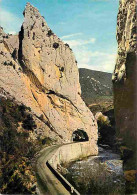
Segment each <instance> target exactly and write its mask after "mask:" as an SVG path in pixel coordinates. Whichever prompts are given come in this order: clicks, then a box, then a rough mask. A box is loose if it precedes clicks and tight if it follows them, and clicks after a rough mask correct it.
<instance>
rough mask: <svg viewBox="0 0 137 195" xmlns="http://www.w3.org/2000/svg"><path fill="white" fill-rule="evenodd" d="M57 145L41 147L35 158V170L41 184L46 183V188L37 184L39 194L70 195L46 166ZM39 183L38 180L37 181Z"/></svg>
mask: <svg viewBox="0 0 137 195" xmlns="http://www.w3.org/2000/svg"><path fill="white" fill-rule="evenodd" d="M60 146H61V145H59V146H51V147H47V148H45V149H43V150H42V151H41V152H40V155H39V157H38V160H37V172H38V175H39V177H40V179H41V180H42V183H43V186H44V185H46V189H44V188H43V187H42V185H41V184H39V188H40V194H42V195H70V193H69V191H68V190H66V188H65V187H64V186H63V185H62V183H61V182H60V181H59V180H58V179H57V178H56V176H55V175H54V174H53V173H52V172H51V170H50V169H49V167H48V166H47V161H48V160H49V159H50V158H51V157H52V155H53V154H54V153H55V152H56V151H57V149H58V148H59V147H60ZM38 183H39V182H38Z"/></svg>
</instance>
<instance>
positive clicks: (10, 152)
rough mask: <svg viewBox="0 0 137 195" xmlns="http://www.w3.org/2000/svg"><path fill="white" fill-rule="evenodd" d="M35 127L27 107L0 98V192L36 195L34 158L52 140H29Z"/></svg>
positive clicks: (38, 138)
mask: <svg viewBox="0 0 137 195" xmlns="http://www.w3.org/2000/svg"><path fill="white" fill-rule="evenodd" d="M41 118H42V119H43V116H41ZM36 128H37V125H36V123H35V120H34V119H33V116H32V115H31V109H30V108H28V107H26V106H24V105H23V104H22V105H18V104H17V103H16V102H15V101H14V100H13V99H12V100H10V99H5V98H1V99H0V186H1V188H0V193H2V194H36V180H37V177H36V170H35V169H36V168H35V163H34V162H35V155H36V153H37V152H38V151H39V150H40V149H41V148H42V147H45V146H48V145H51V144H52V142H53V141H55V140H52V139H51V138H49V137H44V138H41V137H40V136H38V135H37V139H32V138H31V136H30V135H32V134H33V133H34V134H35V131H34V130H35V129H36Z"/></svg>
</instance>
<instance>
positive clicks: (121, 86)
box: [112, 0, 137, 168]
mask: <svg viewBox="0 0 137 195" xmlns="http://www.w3.org/2000/svg"><path fill="white" fill-rule="evenodd" d="M136 9H137V8H136V1H135V0H120V4H119V12H118V17H117V42H118V55H117V62H116V66H115V70H114V74H113V78H112V80H113V84H114V107H115V116H116V127H117V136H118V138H119V140H121V141H122V142H123V145H126V146H128V147H129V148H132V150H133V153H135V151H136V141H137V123H136V120H137V115H136V113H137V106H136V105H137V104H136V103H137V94H136V89H137V88H136V86H137V61H136V54H137V53H136V52H137V50H136V48H137V47H136V46H137V45H136V44H137V31H136V29H137V26H136V24H137V21H136ZM134 160H135V159H134ZM132 165H133V166H134V165H135V164H134V163H132ZM133 168H134V167H133Z"/></svg>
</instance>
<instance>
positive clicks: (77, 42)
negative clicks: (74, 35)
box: [64, 38, 96, 48]
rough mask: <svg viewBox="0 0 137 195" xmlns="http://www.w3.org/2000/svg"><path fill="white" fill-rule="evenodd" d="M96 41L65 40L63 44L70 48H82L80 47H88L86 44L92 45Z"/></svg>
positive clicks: (93, 39) (92, 39) (91, 39)
mask: <svg viewBox="0 0 137 195" xmlns="http://www.w3.org/2000/svg"><path fill="white" fill-rule="evenodd" d="M95 41H96V39H95V38H90V39H88V40H81V39H77V40H65V39H64V42H66V43H68V44H69V45H70V47H72V48H74V47H77V46H82V45H88V44H93V43H95Z"/></svg>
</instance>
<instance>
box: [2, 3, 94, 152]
mask: <svg viewBox="0 0 137 195" xmlns="http://www.w3.org/2000/svg"><path fill="white" fill-rule="evenodd" d="M24 17H25V19H24V23H23V25H22V27H21V31H20V32H19V35H16V36H13V35H6V34H5V33H4V31H3V29H2V28H1V29H0V65H1V68H0V88H1V90H0V91H1V95H3V94H6V93H7V92H8V93H9V95H10V96H12V97H14V98H15V100H16V101H17V102H18V103H23V104H25V105H26V106H28V107H30V108H31V111H32V113H33V116H34V117H35V120H36V121H37V130H36V134H39V135H43V136H50V137H53V138H54V139H56V140H58V141H59V142H70V141H71V140H72V133H73V132H74V131H75V130H77V129H83V130H84V131H86V132H87V134H88V136H89V140H91V141H92V143H93V146H94V147H95V148H97V145H96V142H97V124H96V120H95V119H94V117H93V115H92V113H91V112H90V111H89V109H88V108H87V107H86V105H85V103H84V102H83V100H82V99H81V89H80V84H79V74H78V68H77V63H76V60H75V57H74V55H73V52H72V50H71V49H70V48H69V46H68V45H67V44H64V43H63V42H62V41H61V40H60V39H59V38H58V37H57V36H56V35H55V34H54V33H53V32H52V31H51V30H50V28H49V27H48V26H47V24H46V22H45V20H44V18H43V17H42V16H41V15H40V13H39V12H38V10H37V9H36V8H34V7H33V6H32V5H30V4H29V3H28V4H27V6H26V8H25V11H24ZM93 153H94V152H93ZM95 153H96V152H95Z"/></svg>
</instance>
